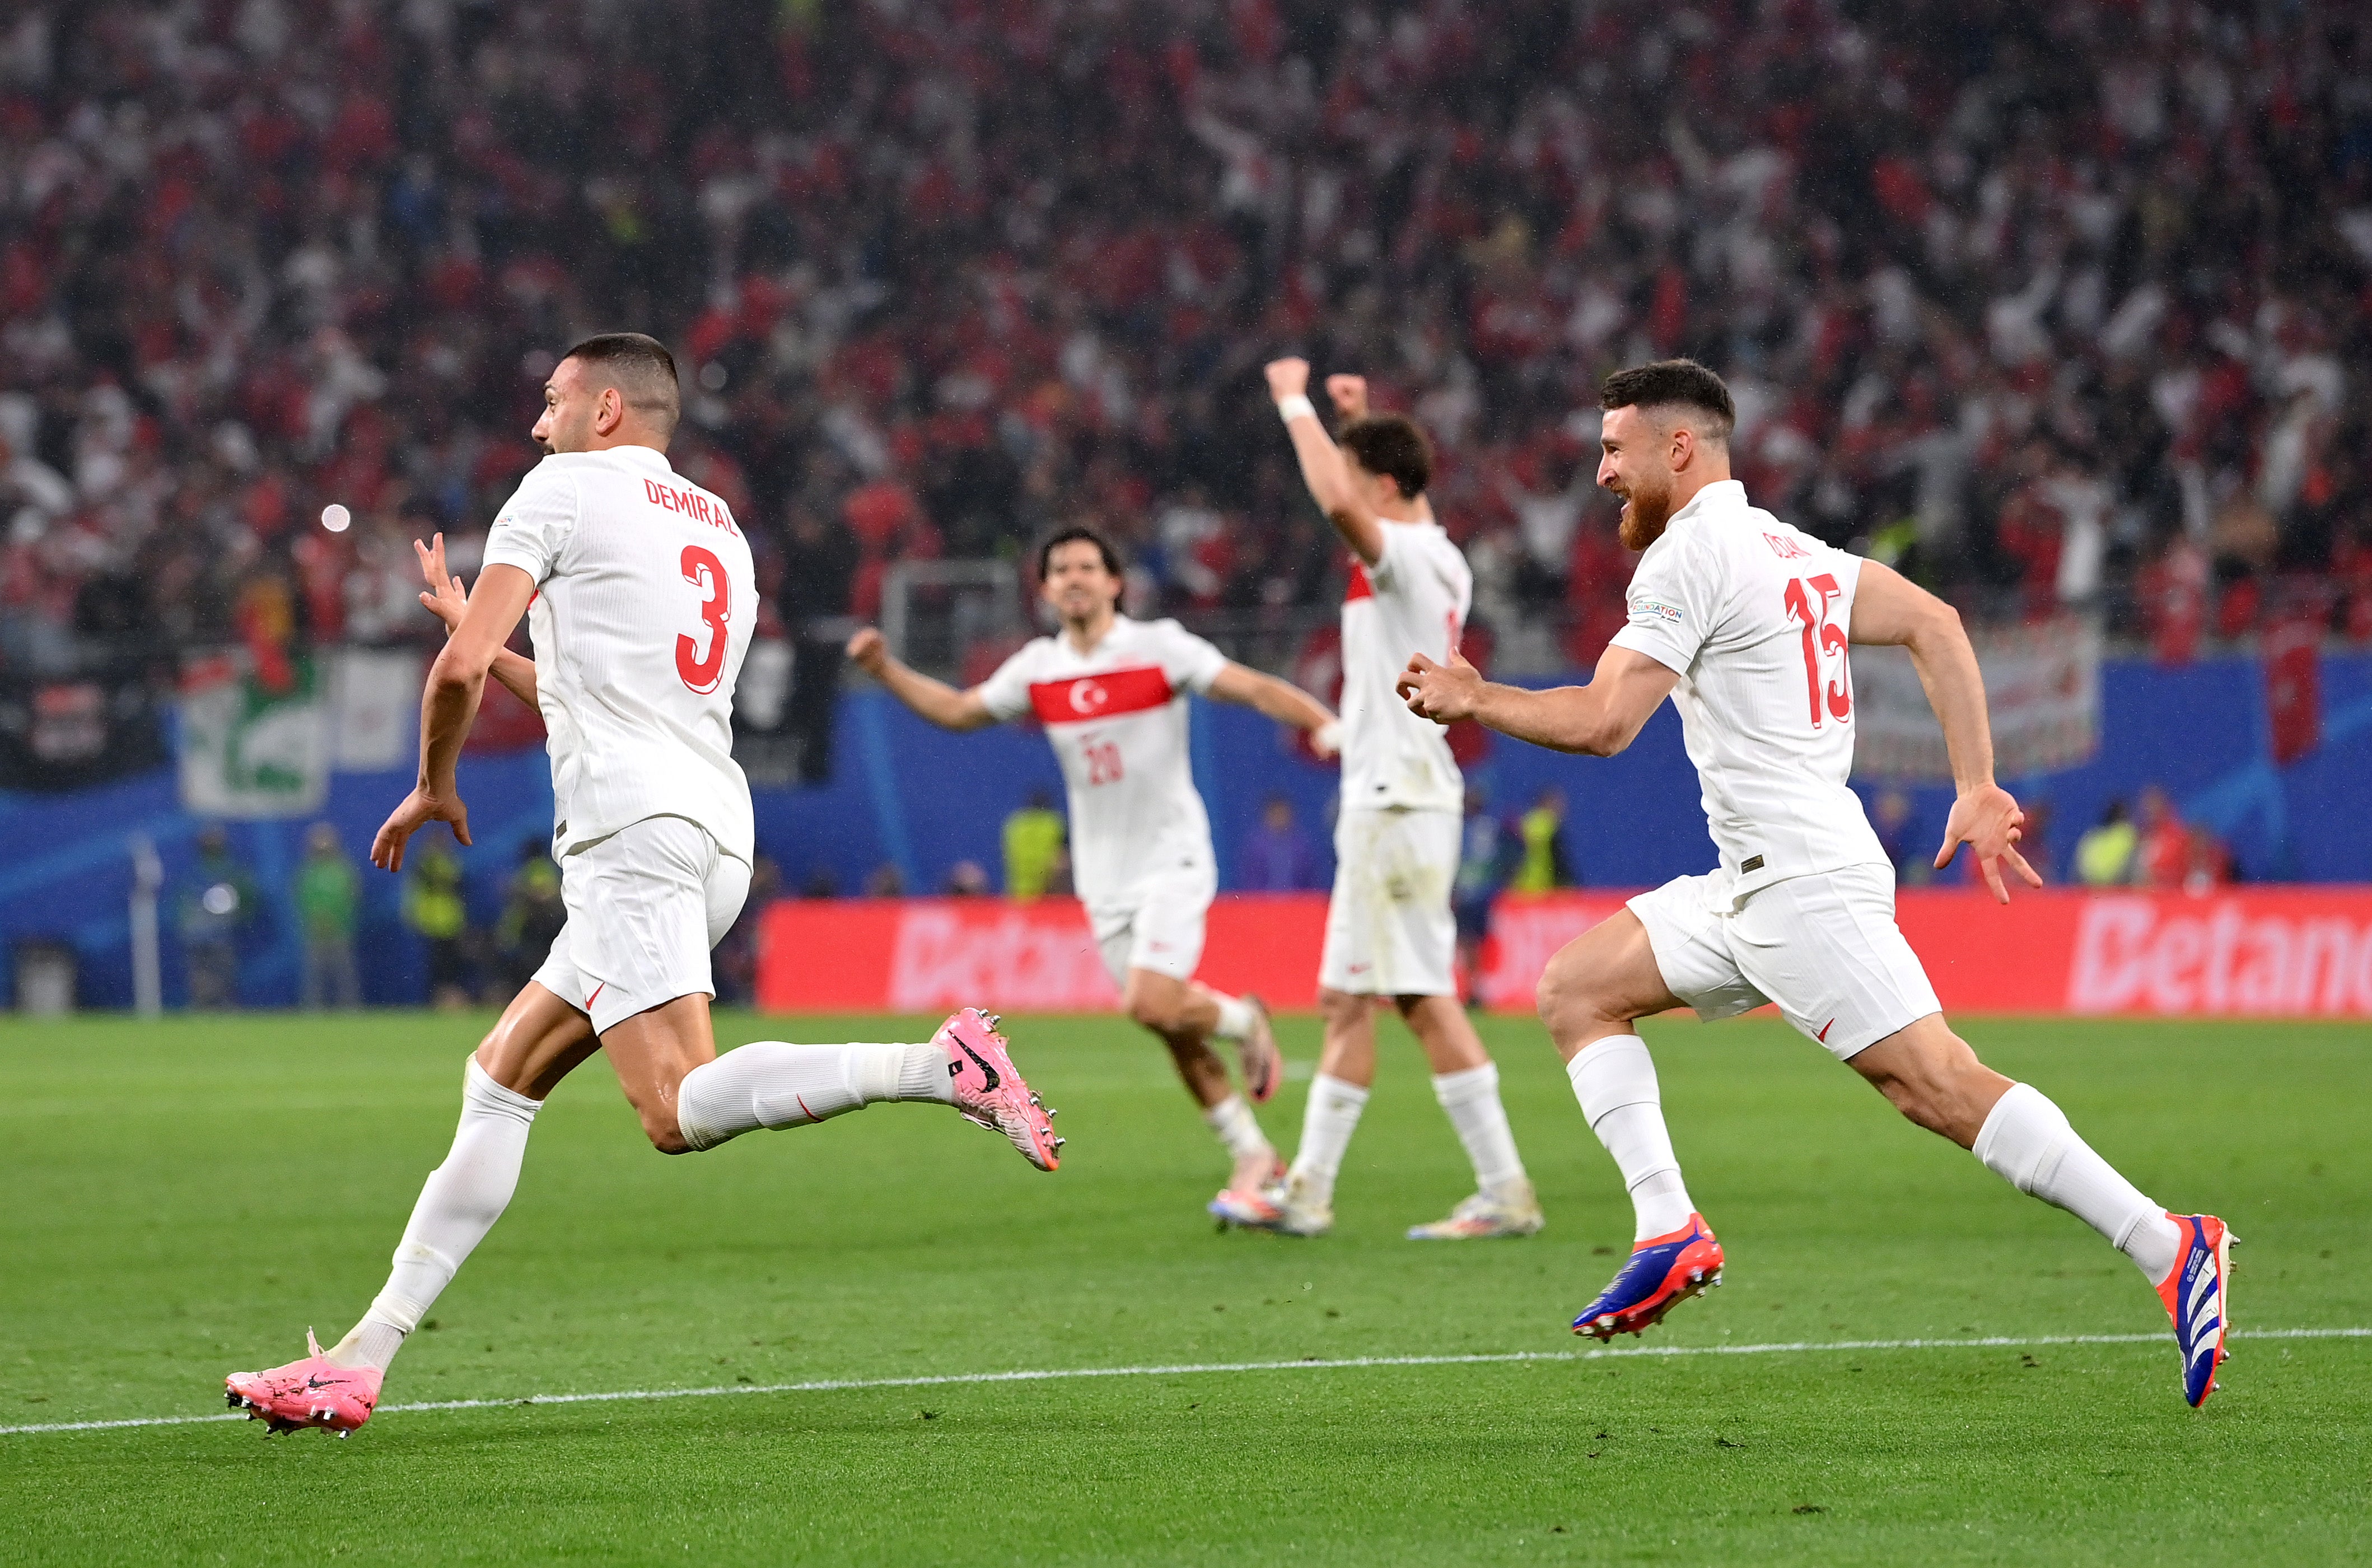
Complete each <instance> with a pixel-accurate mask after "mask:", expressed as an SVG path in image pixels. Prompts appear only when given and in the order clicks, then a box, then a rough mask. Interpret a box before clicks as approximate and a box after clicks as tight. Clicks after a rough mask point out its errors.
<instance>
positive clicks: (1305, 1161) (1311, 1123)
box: [1288, 1073, 1367, 1203]
mask: <svg viewBox="0 0 2372 1568" xmlns="http://www.w3.org/2000/svg"><path fill="white" fill-rule="evenodd" d="M1366 1108H1367V1091H1366V1090H1365V1089H1363V1088H1361V1087H1360V1086H1358V1085H1356V1084H1346V1083H1344V1082H1343V1080H1342V1079H1340V1078H1332V1077H1329V1076H1327V1075H1326V1074H1323V1073H1320V1074H1318V1076H1317V1077H1316V1078H1315V1079H1313V1080H1312V1081H1311V1082H1310V1085H1309V1104H1308V1107H1306V1108H1305V1109H1303V1111H1302V1115H1301V1146H1300V1147H1299V1148H1297V1149H1296V1150H1295V1151H1294V1154H1293V1169H1292V1172H1291V1173H1290V1176H1289V1178H1288V1179H1290V1180H1291V1181H1293V1182H1294V1184H1295V1185H1296V1186H1297V1187H1299V1188H1300V1189H1301V1190H1302V1191H1303V1192H1304V1193H1306V1194H1307V1195H1308V1199H1309V1201H1310V1202H1314V1203H1331V1202H1333V1201H1334V1179H1335V1178H1336V1177H1337V1176H1339V1175H1341V1174H1342V1172H1343V1153H1344V1151H1346V1150H1347V1149H1349V1148H1350V1146H1351V1134H1352V1133H1353V1132H1357V1131H1358V1128H1359V1113H1360V1112H1361V1111H1362V1110H1365V1109H1366Z"/></svg>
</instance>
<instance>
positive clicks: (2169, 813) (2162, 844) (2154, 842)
mask: <svg viewBox="0 0 2372 1568" xmlns="http://www.w3.org/2000/svg"><path fill="white" fill-rule="evenodd" d="M2190 873H2191V830H2190V828H2188V827H2187V826H2185V825H2184V823H2183V820H2182V819H2181V818H2180V817H2178V816H2176V815H2175V811H2174V803H2173V802H2172V801H2170V800H2169V799H2168V798H2167V796H2166V791H2164V790H2162V789H2160V788H2159V787H2158V786H2157V785H2156V784H2150V785H2148V786H2147V787H2145V789H2144V790H2143V791H2142V799H2141V824H2140V837H2139V839H2138V840H2137V841H2136V842H2135V845H2134V880H2135V881H2136V882H2139V883H2140V884H2141V885H2142V886H2143V887H2145V888H2180V887H2181V886H2182V883H2183V878H2184V877H2187V876H2189V875H2190Z"/></svg>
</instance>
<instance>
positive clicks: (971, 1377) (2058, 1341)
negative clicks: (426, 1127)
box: [0, 1329, 2372, 1436]
mask: <svg viewBox="0 0 2372 1568" xmlns="http://www.w3.org/2000/svg"><path fill="white" fill-rule="evenodd" d="M2231 1337H2232V1338H2234V1339H2236V1340H2243V1339H2245V1340H2366V1339H2372V1329H2235V1330H2232V1336H2231ZM2166 1342H2168V1340H2167V1336H2166V1335H2165V1334H2163V1333H2158V1334H2029V1335H2025V1336H2017V1337H2013V1336H2009V1335H2000V1334H1995V1335H1988V1336H1986V1337H1985V1338H1982V1339H1974V1340H1798V1341H1794V1342H1785V1343H1771V1344H1752V1345H1607V1346H1601V1347H1599V1348H1598V1349H1596V1350H1517V1351H1499V1352H1494V1353H1478V1354H1472V1355H1353V1356H1341V1357H1337V1358H1334V1359H1331V1360H1322V1359H1320V1358H1319V1357H1316V1356H1309V1357H1305V1358H1303V1359H1302V1360H1299V1361H1204V1362H1181V1363H1179V1364H1177V1365H1168V1366H1065V1367H1050V1368H1046V1369H1044V1370H1041V1371H1022V1372H944V1373H939V1374H936V1375H935V1376H922V1377H822V1378H817V1379H814V1380H812V1381H809V1382H805V1383H725V1384H718V1385H716V1386H715V1387H713V1388H620V1389H615V1390H612V1391H610V1392H607V1393H599V1394H529V1395H525V1396H522V1397H520V1398H518V1399H512V1400H419V1401H417V1402H415V1403H412V1404H402V1405H381V1406H379V1407H378V1414H380V1415H388V1414H391V1413H394V1412H397V1411H483V1410H499V1409H503V1408H506V1407H511V1406H517V1405H597V1404H612V1403H615V1402H617V1401H619V1400H707V1399H715V1397H717V1396H718V1395H720V1394H831V1393H841V1392H844V1391H846V1390H849V1389H856V1388H942V1387H946V1386H948V1385H951V1384H962V1383H1050V1382H1061V1381H1068V1380H1070V1379H1074V1378H1080V1377H1175V1376H1185V1375H1187V1374H1190V1373H1210V1372H1339V1371H1345V1370H1352V1369H1355V1368H1358V1367H1362V1366H1478V1365H1492V1364H1503V1363H1508V1362H1525V1361H1608V1360H1615V1359H1628V1358H1632V1357H1636V1356H1678V1355H1805V1354H1810V1353H1816V1352H1836V1351H1859V1350H2018V1349H2023V1348H2027V1347H2030V1346H2035V1345H2144V1344H2162V1343H2166ZM251 1419H253V1418H252V1417H250V1416H249V1415H247V1414H246V1413H245V1412H244V1411H217V1412H215V1413H213V1414H210V1415H145V1416H134V1417H132V1418H131V1419H129V1420H123V1421H53V1422H44V1423H38V1424H35V1425H30V1426H0V1436H22V1435H25V1434H30V1433H41V1432H104V1431H109V1430H111V1429H114V1428H117V1427H125V1426H194V1425H197V1424H200V1423H204V1422H212V1421H248V1420H251Z"/></svg>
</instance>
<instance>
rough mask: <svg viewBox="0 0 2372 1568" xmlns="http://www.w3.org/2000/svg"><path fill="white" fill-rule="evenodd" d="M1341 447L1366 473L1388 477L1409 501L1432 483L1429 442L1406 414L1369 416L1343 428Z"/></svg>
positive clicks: (1431, 451)
mask: <svg viewBox="0 0 2372 1568" xmlns="http://www.w3.org/2000/svg"><path fill="white" fill-rule="evenodd" d="M1342 444H1343V447H1344V448H1346V449H1347V450H1348V451H1349V452H1350V454H1351V456H1353V457H1354V458H1356V459H1358V460H1359V466H1360V467H1361V468H1363V469H1365V470H1367V471H1368V472H1369V473H1379V474H1386V475H1389V477H1390V479H1391V481H1392V482H1393V483H1395V484H1397V485H1399V486H1400V487H1401V499H1402V500H1404V501H1413V500H1415V499H1416V498H1417V497H1418V496H1420V495H1422V494H1424V490H1425V486H1427V485H1429V484H1431V483H1432V482H1433V443H1432V442H1430V441H1428V440H1426V439H1425V438H1424V431H1422V430H1419V429H1418V428H1417V427H1416V421H1414V420H1413V419H1411V418H1409V417H1408V416H1407V415H1406V414H1398V413H1371V414H1369V415H1368V416H1367V417H1366V418H1365V419H1355V420H1353V421H1352V422H1351V423H1350V424H1346V425H1344V426H1343V437H1342Z"/></svg>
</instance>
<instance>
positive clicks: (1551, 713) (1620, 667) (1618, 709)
mask: <svg viewBox="0 0 2372 1568" xmlns="http://www.w3.org/2000/svg"><path fill="white" fill-rule="evenodd" d="M1679 680H1680V677H1679V676H1678V675H1677V674H1675V673H1674V672H1673V671H1672V670H1671V669H1670V668H1669V667H1668V666H1665V665H1662V664H1659V663H1657V661H1656V660H1654V659H1652V658H1649V657H1648V656H1646V655H1645V654H1643V653H1640V652H1638V651H1636V650H1635V649H1632V648H1624V647H1612V646H1610V647H1609V648H1608V649H1607V650H1606V652H1605V653H1603V654H1601V655H1600V656H1599V660H1598V668H1597V670H1596V672H1595V673H1594V674H1593V675H1592V676H1591V677H1590V681H1589V684H1588V685H1587V686H1559V687H1555V688H1553V689H1552V690H1550V691H1528V690H1526V689H1525V688H1523V687H1521V686H1502V685H1500V684H1498V683H1497V682H1495V681H1490V680H1485V679H1483V672H1482V671H1481V670H1479V669H1476V668H1474V667H1473V666H1472V665H1471V664H1469V663H1467V662H1466V660H1465V659H1464V657H1462V656H1458V655H1455V654H1453V655H1452V656H1450V660H1449V662H1448V664H1436V663H1435V662H1434V661H1433V660H1432V659H1429V658H1427V657H1425V656H1424V655H1423V654H1418V655H1417V656H1415V657H1413V658H1412V659H1410V660H1409V666H1408V668H1407V669H1405V670H1403V671H1402V672H1401V678H1400V679H1399V680H1398V681H1397V682H1395V690H1397V691H1399V692H1400V694H1401V697H1402V699H1404V700H1405V701H1406V702H1407V703H1408V705H1409V711H1410V712H1411V713H1413V714H1417V715H1419V716H1420V717H1423V718H1429V719H1431V720H1433V721H1434V723H1436V724H1454V723H1456V722H1457V721H1458V720H1459V719H1472V720H1474V721H1475V722H1476V723H1478V724H1480V725H1483V726H1485V727H1486V728H1490V729H1495V730H1497V731H1498V732H1499V733H1500V734H1502V735H1506V736H1512V737H1514V738H1516V739H1517V740H1522V741H1529V743H1530V744H1532V745H1534V746H1545V747H1547V748H1548V749H1550V750H1552V751H1578V752H1580V753H1582V754H1583V755H1585V756H1590V757H1611V756H1613V755H1614V754H1615V753H1616V752H1618V751H1620V750H1622V749H1623V748H1624V747H1626V746H1628V745H1630V744H1631V742H1632V741H1633V740H1634V739H1636V738H1638V735H1639V731H1640V729H1641V728H1642V727H1643V726H1645V724H1646V722H1647V720H1648V718H1649V717H1650V716H1651V715H1652V714H1654V713H1655V711H1656V705H1657V703H1661V702H1662V701H1663V700H1664V699H1665V698H1666V697H1668V696H1669V695H1670V694H1671V691H1672V688H1673V686H1674V685H1676V684H1677V683H1678V682H1679Z"/></svg>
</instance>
